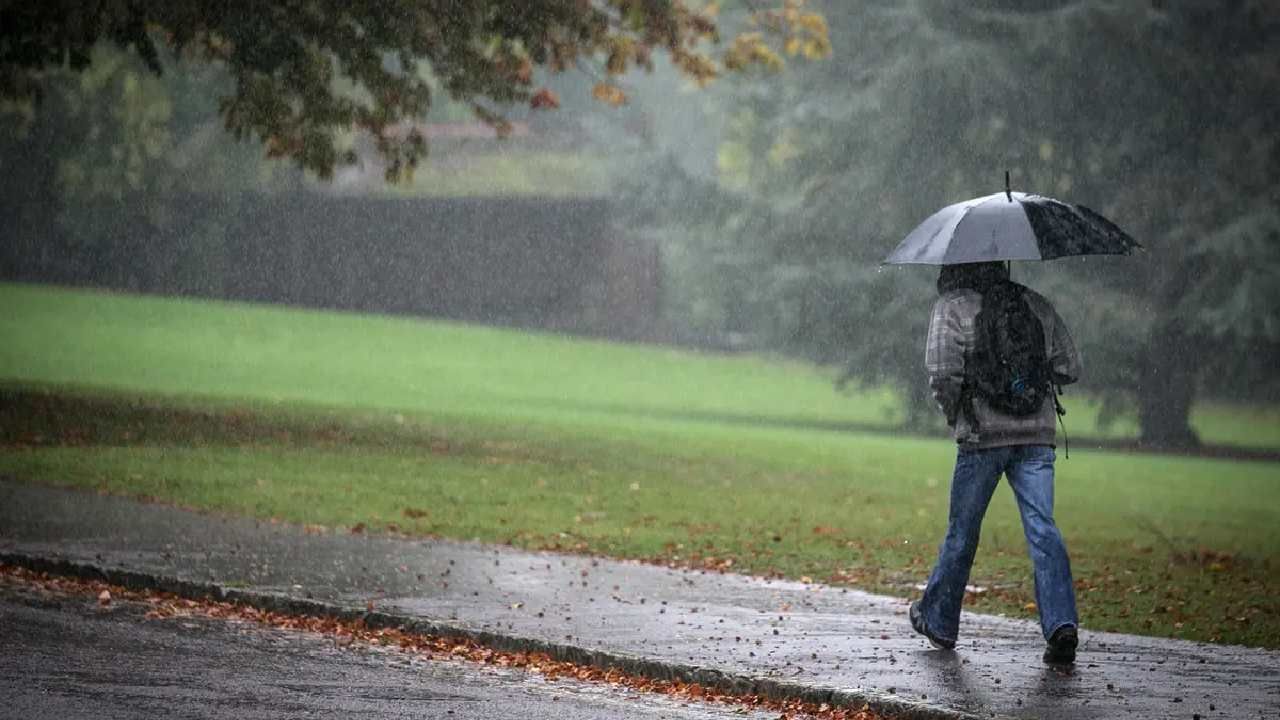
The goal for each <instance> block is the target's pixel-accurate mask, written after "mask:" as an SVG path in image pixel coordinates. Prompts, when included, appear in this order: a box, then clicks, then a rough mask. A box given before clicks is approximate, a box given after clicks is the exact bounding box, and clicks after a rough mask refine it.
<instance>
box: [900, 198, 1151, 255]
mask: <svg viewBox="0 0 1280 720" xmlns="http://www.w3.org/2000/svg"><path fill="white" fill-rule="evenodd" d="M1006 182H1007V181H1006ZM1140 247H1142V246H1141V245H1139V244H1138V241H1136V240H1134V239H1133V238H1132V237H1129V235H1128V233H1126V232H1125V231H1123V230H1121V229H1120V228H1118V227H1116V225H1115V223H1113V222H1111V221H1110V220H1108V219H1106V218H1104V217H1102V216H1101V215H1099V214H1098V213H1096V212H1094V211H1092V210H1090V209H1089V208H1087V207H1084V206H1083V205H1072V204H1070V203H1064V202H1061V201H1059V200H1054V199H1053V198H1047V197H1043V196H1040V195H1030V194H1027V193H1020V192H1012V191H1010V190H1008V189H1007V188H1006V189H1005V191H1004V192H999V193H996V194H994V195H987V196H985V197H979V198H974V199H972V200H965V201H964V202H959V203H956V204H954V205H948V206H947V207H945V208H943V209H941V210H939V211H938V212H936V213H934V214H933V215H931V216H929V218H928V219H927V220H925V221H924V222H922V223H920V225H919V226H918V227H917V228H916V229H915V230H912V231H911V233H910V234H909V235H907V237H906V238H905V239H904V240H903V241H902V242H901V243H899V244H898V247H897V249H896V250H894V251H893V252H892V253H890V254H889V257H887V258H885V259H884V262H885V264H887V265H908V264H919V265H958V264H961V263H976V262H988V261H1005V260H1052V259H1054V258H1060V257H1066V256H1069V255H1128V254H1129V253H1131V252H1132V251H1133V250H1134V249H1135V248H1140Z"/></svg>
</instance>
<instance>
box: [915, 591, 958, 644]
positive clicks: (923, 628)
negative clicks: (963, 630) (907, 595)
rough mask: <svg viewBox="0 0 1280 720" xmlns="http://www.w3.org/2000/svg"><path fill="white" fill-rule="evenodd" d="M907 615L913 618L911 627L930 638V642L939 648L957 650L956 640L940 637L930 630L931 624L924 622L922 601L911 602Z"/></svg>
mask: <svg viewBox="0 0 1280 720" xmlns="http://www.w3.org/2000/svg"><path fill="white" fill-rule="evenodd" d="M907 617H909V618H910V619H911V629H912V630H915V631H916V632H918V633H920V634H921V635H923V636H925V637H926V638H928V639H929V644H930V645H933V646H934V647H936V648H938V649H939V650H955V649H956V641H955V640H947V639H945V638H940V637H938V636H937V635H934V634H933V633H931V632H929V626H928V625H925V624H924V617H923V616H921V614H920V601H919V600H917V601H916V602H913V603H911V609H910V610H908V611H907Z"/></svg>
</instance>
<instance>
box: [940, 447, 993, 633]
mask: <svg viewBox="0 0 1280 720" xmlns="http://www.w3.org/2000/svg"><path fill="white" fill-rule="evenodd" d="M1007 454H1008V453H1007V448H993V449H990V450H973V451H961V452H960V453H959V454H957V455H956V468H955V472H954V474H953V475H952V478H951V509H950V511H949V514H948V519H947V535H946V537H945V538H943V540H942V545H941V546H939V548H938V563H937V565H935V566H934V568H933V573H932V574H931V575H930V576H929V583H928V585H926V586H925V590H924V596H923V597H922V598H921V599H920V611H921V613H922V614H923V616H924V621H925V623H926V624H928V626H929V629H930V630H931V631H932V632H933V633H934V634H935V635H938V636H939V637H942V638H945V639H947V640H955V639H956V635H957V634H958V633H959V630H960V606H961V605H962V604H963V602H964V588H965V585H966V584H968V582H969V570H970V569H971V568H972V567H973V558H974V555H975V554H976V553H977V551H978V536H979V534H980V531H981V530H982V518H983V516H984V515H985V514H986V512H987V505H989V504H990V503H991V495H992V493H994V492H995V489H996V483H998V482H999V481H1000V474H1001V471H1002V470H1003V469H1004V464H1005V458H1006V457H1007Z"/></svg>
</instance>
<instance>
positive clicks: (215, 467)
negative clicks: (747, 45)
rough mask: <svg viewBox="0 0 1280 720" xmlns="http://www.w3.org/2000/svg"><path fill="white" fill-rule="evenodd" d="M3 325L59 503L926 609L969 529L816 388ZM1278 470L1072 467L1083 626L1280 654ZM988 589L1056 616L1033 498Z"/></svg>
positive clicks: (1068, 526)
mask: <svg viewBox="0 0 1280 720" xmlns="http://www.w3.org/2000/svg"><path fill="white" fill-rule="evenodd" d="M0 304H2V306H3V307H5V308H6V312H5V314H4V315H3V317H0V337H3V338H4V340H5V342H3V343H0V378H2V379H4V380H5V382H6V385H5V389H4V391H3V394H0V473H5V474H10V475H15V476H18V477H21V478H25V479H28V480H32V481H39V482H48V483H56V484H63V485H71V486H77V487H85V488H99V489H106V490H109V491H114V492H121V493H127V494H131V495H138V496H150V497H154V498H158V499H162V500H165V501H170V502H175V503H179V504H183V505H192V506H198V507H207V508H215V509H220V510H226V511H231V512H237V513H245V514H253V515H258V516H263V517H279V518H282V519H287V520H290V521H294V522H299V523H309V524H319V525H324V526H328V527H331V528H335V529H336V528H347V527H350V526H353V525H356V524H358V523H364V524H365V525H367V526H369V527H370V528H373V529H393V530H399V531H403V532H410V533H423V534H437V535H444V536H449V537H461V538H476V539H480V540H486V541H498V542H510V543H513V544H516V545H519V546H522V547H533V548H559V549H566V550H573V551H585V552H596V553H604V554H609V555H614V556H619V557H638V558H647V559H654V560H659V561H663V562H673V563H678V564H691V565H695V566H712V567H732V568H733V569H735V570H744V571H748V572H755V573H761V574H770V573H780V574H783V575H786V576H790V577H795V578H802V577H810V578H813V579H815V580H824V581H834V582H840V583H846V584H850V585H853V586H857V587H861V588H866V589H870V590H874V591H880V592H888V593H894V594H899V595H904V596H906V595H910V594H912V593H914V592H915V590H914V588H913V586H914V585H915V584H916V583H919V582H922V581H923V579H924V577H925V574H926V573H927V570H928V567H929V565H930V563H931V562H932V558H933V554H934V548H935V547H936V543H937V541H938V539H939V538H940V536H941V532H942V530H943V527H944V523H945V515H946V503H947V497H946V488H947V480H948V475H949V473H950V466H951V460H952V456H953V452H954V451H953V449H952V447H951V445H950V443H948V442H947V441H945V440H941V439H923V438H912V437H895V436H893V435H892V434H890V433H886V432H876V433H855V432H834V431H829V430H822V429H819V426H820V425H822V424H823V423H850V424H857V425H869V426H879V427H889V426H890V425H891V424H892V422H893V421H894V420H895V413H896V405H895V402H894V399H893V398H892V397H891V396H889V395H887V394H883V393H870V394H861V395H853V396H840V395H837V394H835V393H834V392H832V390H831V386H830V380H829V378H827V377H826V376H824V375H823V374H821V373H818V372H815V371H813V370H811V369H808V368H805V367H803V366H799V365H793V364H786V363H776V362H770V361H768V360H765V359H760V358H741V357H718V356H708V355H696V354H690V353H682V352H676V351H671V350H663V349H654V348H644V347H635V346H625V345H616V344H608V343H598V342H584V341H571V340H567V339H564V338H559V337H555V336H549V335H531V334H523V333H514V332H509V331H499V330H491V329H479V328H471V327H463V326H457V325H449V324H444V323H428V322H421V321H414V320H408V319H396V318H370V317H361V316H356V315H344V314H334V313H318V312H300V311H292V310H286V309H281V308H262V307H253V306H247V305H228V304H218V303H203V302H189V301H173V300H158V299H147V298H135V297H125V296H116V295H109V294H95V293H83V292H69V291H60V290H53V289H47V288H31V287H24V286H0ZM1212 412H1216V413H1219V414H1221V416H1222V419H1221V420H1220V421H1221V422H1224V423H1227V422H1231V421H1234V418H1235V417H1236V416H1235V415H1234V414H1233V413H1232V409H1230V408H1213V409H1212ZM1204 417H1212V415H1206V416H1204ZM1077 432H1078V431H1077ZM1262 436H1263V437H1265V435H1262ZM1278 467H1280V466H1277V464H1274V463H1260V462H1225V461H1211V460H1201V459H1184V458H1169V457H1155V456H1143V455H1126V454H1117V453H1101V452H1086V451H1083V450H1080V451H1077V452H1074V453H1073V454H1072V458H1071V459H1070V460H1069V461H1060V462H1059V464H1058V471H1059V482H1058V488H1057V495H1058V520H1059V524H1060V526H1061V527H1062V529H1063V532H1064V534H1065V536H1066V537H1067V540H1068V543H1069V547H1070V550H1071V553H1072V559H1073V565H1074V569H1075V572H1076V577H1077V580H1078V582H1079V585H1080V594H1081V607H1082V613H1083V616H1084V617H1083V619H1084V622H1085V623H1086V624H1087V625H1089V626H1090V627H1093V628H1096V629H1110V630H1119V631H1129V632H1139V633H1148V634H1157V635H1166V636H1177V637H1187V638H1194V639H1203V640H1215V641H1222V642H1234V643H1245V644H1250V645H1260V646H1265V647H1280V604H1278V602H1277V600H1276V595H1277V593H1276V589H1277V584H1276V583H1275V582H1274V581H1273V579H1272V578H1273V576H1274V573H1275V570H1276V560H1277V558H1278V557H1280V503H1278V502H1277V500H1280V489H1278V486H1277V482H1276V481H1277V472H1276V470H1277V468H1278ZM406 511H408V512H406ZM730 561H731V564H730ZM973 581H974V582H975V583H976V584H978V585H982V586H985V587H987V588H989V590H988V591H987V592H984V593H982V594H980V595H977V596H975V597H974V598H973V605H972V607H973V608H974V609H976V610H980V611H988V612H1003V613H1006V614H1010V615H1018V616H1031V615H1032V614H1033V612H1032V611H1031V610H1028V609H1027V608H1026V604H1027V603H1028V602H1030V601H1031V600H1032V599H1033V592H1032V587H1031V583H1030V575H1029V567H1028V562H1027V560H1026V559H1025V548H1024V544H1023V541H1022V538H1021V529H1020V526H1019V524H1018V519H1017V514H1016V511H1015V509H1014V507H1013V501H1012V498H1011V496H1010V494H1009V492H1008V490H1007V489H1004V488H1002V489H1001V490H1000V492H998V493H997V496H996V499H995V501H994V502H993V506H992V510H991V513H990V514H989V516H988V519H987V522H986V525H985V526H984V535H983V544H982V548H981V550H980V553H979V561H978V564H977V566H976V567H975V570H974V578H973Z"/></svg>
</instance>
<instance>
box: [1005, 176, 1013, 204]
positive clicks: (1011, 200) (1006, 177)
mask: <svg viewBox="0 0 1280 720" xmlns="http://www.w3.org/2000/svg"><path fill="white" fill-rule="evenodd" d="M1004 194H1005V196H1007V197H1008V198H1009V202H1013V192H1012V191H1011V190H1009V171H1008V170H1005V171H1004Z"/></svg>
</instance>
